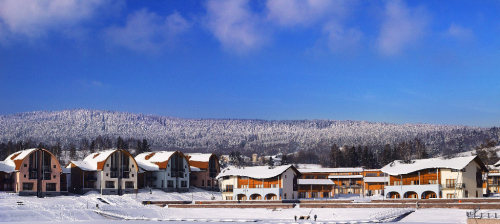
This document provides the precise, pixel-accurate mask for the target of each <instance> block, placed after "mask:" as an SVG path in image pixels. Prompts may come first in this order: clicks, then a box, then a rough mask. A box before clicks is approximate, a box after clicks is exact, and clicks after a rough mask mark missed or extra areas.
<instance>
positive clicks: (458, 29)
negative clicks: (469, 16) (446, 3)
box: [445, 23, 474, 41]
mask: <svg viewBox="0 0 500 224" xmlns="http://www.w3.org/2000/svg"><path fill="white" fill-rule="evenodd" d="M445 35H446V36H449V37H453V38H456V39H458V40H462V41H467V40H472V39H474V32H473V31H472V30H471V29H469V28H465V27H462V26H459V25H457V24H454V23H452V24H451V25H450V27H449V28H448V30H446V32H445Z"/></svg>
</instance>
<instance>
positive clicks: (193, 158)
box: [185, 153, 219, 170]
mask: <svg viewBox="0 0 500 224" xmlns="http://www.w3.org/2000/svg"><path fill="white" fill-rule="evenodd" d="M185 155H186V158H187V159H188V160H189V165H190V166H193V167H197V168H199V169H202V170H207V169H208V163H209V161H210V158H212V157H214V160H215V162H216V163H217V164H218V163H219V161H218V159H217V156H216V155H215V154H214V153H186V154H185ZM217 167H218V166H217Z"/></svg>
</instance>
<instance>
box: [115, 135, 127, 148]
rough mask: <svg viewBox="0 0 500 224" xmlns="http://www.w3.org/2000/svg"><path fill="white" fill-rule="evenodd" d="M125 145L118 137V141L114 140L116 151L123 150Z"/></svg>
mask: <svg viewBox="0 0 500 224" xmlns="http://www.w3.org/2000/svg"><path fill="white" fill-rule="evenodd" d="M124 146H125V143H124V142H123V139H122V137H120V136H118V139H117V140H116V149H124V148H125V147H124Z"/></svg>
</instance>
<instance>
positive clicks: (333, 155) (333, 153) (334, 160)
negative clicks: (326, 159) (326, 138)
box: [330, 144, 342, 167]
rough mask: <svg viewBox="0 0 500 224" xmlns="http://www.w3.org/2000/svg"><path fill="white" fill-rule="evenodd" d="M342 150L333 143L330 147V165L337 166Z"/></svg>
mask: <svg viewBox="0 0 500 224" xmlns="http://www.w3.org/2000/svg"><path fill="white" fill-rule="evenodd" d="M341 154H342V152H341V151H340V149H339V147H338V146H337V144H333V146H332V148H331V149H330V167H339V166H340V159H341Z"/></svg>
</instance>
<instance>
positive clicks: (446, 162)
mask: <svg viewBox="0 0 500 224" xmlns="http://www.w3.org/2000/svg"><path fill="white" fill-rule="evenodd" d="M472 161H475V162H476V163H477V164H478V165H479V167H481V169H482V170H483V171H486V172H487V171H488V169H487V168H486V166H485V165H484V163H483V162H482V161H481V159H479V157H477V156H467V157H456V158H451V159H444V158H441V157H439V158H431V159H418V160H412V162H413V163H403V162H402V161H401V160H395V161H394V162H392V163H389V164H387V165H385V166H384V167H382V169H381V171H382V172H384V173H387V174H389V175H393V176H394V175H402V174H409V173H413V172H417V171H419V170H425V169H435V168H448V169H458V170H460V169H463V168H465V167H466V166H467V165H469V163H471V162H472Z"/></svg>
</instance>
